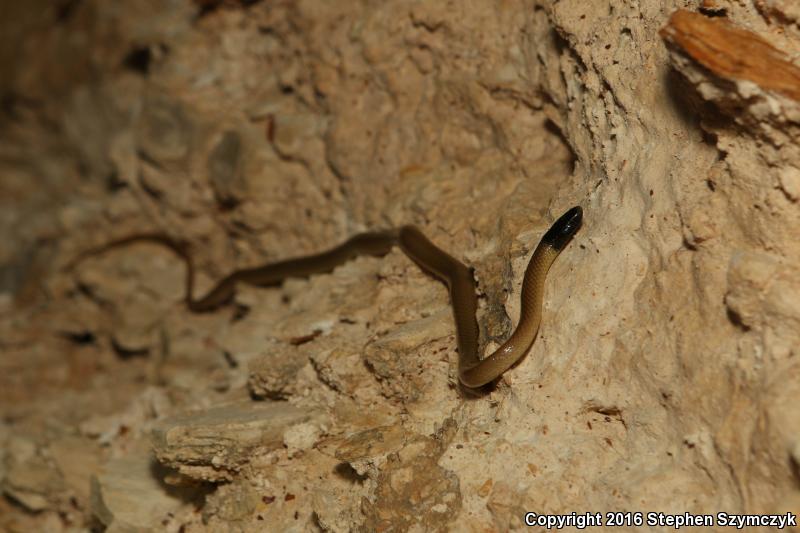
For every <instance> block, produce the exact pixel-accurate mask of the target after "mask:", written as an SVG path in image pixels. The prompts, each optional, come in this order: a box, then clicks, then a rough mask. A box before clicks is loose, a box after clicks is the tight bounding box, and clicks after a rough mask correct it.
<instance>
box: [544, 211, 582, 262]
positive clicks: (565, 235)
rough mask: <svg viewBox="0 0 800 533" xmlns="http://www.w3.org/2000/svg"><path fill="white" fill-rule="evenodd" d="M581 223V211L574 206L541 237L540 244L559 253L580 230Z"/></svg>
mask: <svg viewBox="0 0 800 533" xmlns="http://www.w3.org/2000/svg"><path fill="white" fill-rule="evenodd" d="M582 221H583V209H581V208H580V206H575V207H573V208H572V209H570V210H569V211H567V212H566V213H564V214H563V215H561V217H560V218H559V219H558V220H556V221H555V223H553V225H552V226H551V227H550V229H549V230H547V233H545V234H544V237H542V243H544V244H547V245H549V246H552V247H553V248H554V249H555V250H557V251H559V252H560V251H561V250H563V249H564V247H565V246H566V245H567V243H569V241H570V239H572V236H573V235H575V233H577V231H578V230H579V229H581V222H582Z"/></svg>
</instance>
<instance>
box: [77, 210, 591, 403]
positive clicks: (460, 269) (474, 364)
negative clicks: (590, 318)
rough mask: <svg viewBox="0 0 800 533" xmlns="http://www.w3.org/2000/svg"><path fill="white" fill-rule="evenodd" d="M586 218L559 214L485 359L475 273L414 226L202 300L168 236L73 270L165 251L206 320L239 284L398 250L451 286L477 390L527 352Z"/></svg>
mask: <svg viewBox="0 0 800 533" xmlns="http://www.w3.org/2000/svg"><path fill="white" fill-rule="evenodd" d="M582 219H583V211H582V209H581V208H580V207H573V208H572V209H570V210H569V211H567V212H566V213H564V214H563V215H561V217H559V218H558V220H556V221H555V222H554V223H553V225H552V226H551V227H550V229H549V230H548V231H547V232H546V233H545V234H544V236H543V237H542V239H541V241H539V244H538V245H537V246H536V250H534V252H533V255H532V256H531V259H530V261H529V262H528V266H527V268H526V269H525V276H524V277H523V280H522V294H521V298H522V305H521V310H520V319H519V323H518V324H517V327H516V328H515V329H514V331H513V333H512V334H511V336H510V337H509V338H508V340H506V341H505V342H504V343H503V344H502V345H501V346H500V347H499V348H497V349H496V350H495V351H494V352H493V353H492V354H490V355H488V356H487V357H485V358H483V359H481V358H480V357H479V355H478V347H479V344H478V323H477V320H476V318H475V313H476V311H477V308H478V300H477V296H476V293H475V280H474V278H473V275H472V270H471V269H470V268H469V267H467V266H466V265H464V263H462V262H461V261H459V260H458V259H455V258H454V257H452V256H451V255H449V254H448V253H446V252H444V251H443V250H441V249H440V248H438V247H437V246H436V245H434V244H433V243H432V242H431V241H430V240H428V238H427V237H425V235H423V234H422V232H421V231H420V230H419V229H417V228H416V227H414V226H403V227H401V228H399V229H395V230H386V231H375V232H366V233H360V234H358V235H355V236H353V237H351V238H350V239H348V240H347V241H345V242H343V243H342V244H340V245H338V246H336V247H334V248H331V249H330V250H327V251H325V252H322V253H318V254H314V255H308V256H304V257H298V258H294V259H288V260H285V261H279V262H277V263H271V264H268V265H263V266H260V267H255V268H245V269H241V270H235V271H233V272H231V273H230V274H228V275H227V276H225V277H224V278H222V279H221V280H220V281H219V282H217V284H216V285H214V287H213V288H212V289H211V290H210V291H209V292H208V293H207V294H206V295H205V296H203V297H202V298H199V299H195V298H194V297H193V294H194V275H195V269H194V263H193V261H192V258H191V255H190V254H189V251H188V246H187V245H186V244H185V243H182V242H178V241H175V240H173V239H171V238H170V237H168V236H166V235H164V234H158V233H151V234H150V233H149V234H139V235H134V236H131V237H126V238H123V239H120V240H117V241H112V242H110V243H107V244H105V245H103V246H101V247H100V248H96V249H93V250H90V251H88V252H85V253H83V254H81V255H80V256H78V258H76V259H75V260H74V261H72V262H71V263H70V264H71V265H74V264H76V263H77V262H79V261H81V260H83V259H84V258H85V257H87V256H90V255H96V254H98V253H101V252H104V251H106V250H109V249H111V248H116V247H118V246H121V245H124V244H129V243H134V242H155V243H158V244H161V245H163V246H166V247H167V248H169V249H171V250H172V251H173V252H175V253H176V254H177V255H178V256H180V257H181V258H182V259H183V260H184V262H185V263H186V286H185V287H186V288H185V297H184V299H185V302H186V306H187V307H188V308H189V310H190V311H192V312H196V313H201V312H207V311H212V310H214V309H216V308H218V307H220V306H222V305H224V304H225V303H227V302H229V301H230V300H231V299H232V297H233V296H234V294H235V291H236V284H237V283H247V284H249V285H255V286H260V287H263V286H271V285H277V284H279V283H280V282H282V281H283V280H285V279H286V278H291V277H307V276H309V275H312V274H320V273H324V272H330V271H332V270H333V269H334V268H335V267H336V266H338V265H341V264H343V263H345V262H347V261H349V260H350V259H352V258H354V257H356V256H360V255H373V256H383V255H386V254H387V253H389V251H390V250H391V249H392V248H393V247H394V246H399V247H400V249H401V250H403V252H404V253H405V254H406V255H407V256H408V257H409V258H411V260H413V261H414V262H415V263H417V264H418V265H419V266H420V267H421V268H422V269H423V270H424V271H426V272H428V273H430V274H431V275H433V276H435V277H436V278H438V279H440V280H441V281H443V282H444V283H445V284H446V285H447V287H448V289H449V292H450V302H451V305H452V307H453V317H454V319H455V324H456V337H457V339H458V341H457V342H458V353H459V357H458V361H459V364H458V377H459V380H460V381H461V383H462V384H464V385H465V386H466V387H470V388H476V387H480V386H482V385H485V384H487V383H489V382H491V381H494V380H495V379H497V378H498V377H499V376H500V375H502V374H503V373H504V372H505V371H506V370H508V369H509V368H510V367H511V366H512V365H514V363H516V362H517V361H518V360H519V359H520V358H521V357H522V356H523V355H525V353H526V352H527V351H528V349H529V348H530V346H531V344H532V343H533V341H534V339H535V338H536V333H537V332H538V330H539V323H540V322H541V319H542V298H543V295H544V281H545V278H546V277H547V272H548V270H549V269H550V265H552V264H553V261H555V259H556V257H558V254H559V253H561V250H563V249H564V248H565V247H566V245H567V244H568V243H569V241H570V240H571V239H572V237H573V235H575V233H576V232H577V231H578V230H579V229H580V227H581V222H582Z"/></svg>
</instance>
